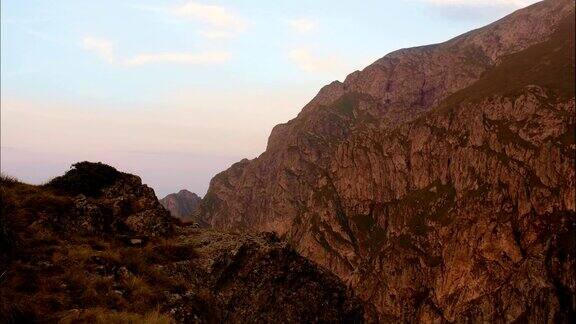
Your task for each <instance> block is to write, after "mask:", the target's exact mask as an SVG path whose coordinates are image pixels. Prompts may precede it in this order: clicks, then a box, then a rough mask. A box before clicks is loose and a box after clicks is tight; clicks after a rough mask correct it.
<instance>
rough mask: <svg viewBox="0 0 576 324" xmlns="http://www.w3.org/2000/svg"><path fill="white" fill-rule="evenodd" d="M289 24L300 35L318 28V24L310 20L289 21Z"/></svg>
mask: <svg viewBox="0 0 576 324" xmlns="http://www.w3.org/2000/svg"><path fill="white" fill-rule="evenodd" d="M287 23H288V25H289V26H290V27H291V28H292V29H293V30H295V31H296V32H298V33H300V34H307V33H309V32H312V31H313V30H315V29H316V28H317V27H318V22H317V21H315V20H312V19H309V18H298V19H289V20H288V21H287Z"/></svg>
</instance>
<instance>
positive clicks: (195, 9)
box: [170, 1, 246, 30]
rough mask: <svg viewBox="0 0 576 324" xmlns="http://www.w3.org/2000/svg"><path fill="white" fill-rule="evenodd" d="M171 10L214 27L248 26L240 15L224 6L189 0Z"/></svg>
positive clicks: (234, 28) (237, 27) (177, 14)
mask: <svg viewBox="0 0 576 324" xmlns="http://www.w3.org/2000/svg"><path fill="white" fill-rule="evenodd" d="M170 11H171V13H172V14H174V15H176V16H179V17H189V18H192V19H195V20H198V21H200V22H203V23H205V24H207V25H210V26H212V27H214V28H219V29H233V30H241V29H243V28H245V27H246V23H245V22H244V20H243V19H242V18H240V16H238V15H237V14H235V13H234V12H232V11H231V10H230V9H228V8H225V7H222V6H216V5H206V4H201V3H198V2H195V1H189V2H187V3H185V4H183V5H180V6H178V7H174V8H172V9H171V10H170Z"/></svg>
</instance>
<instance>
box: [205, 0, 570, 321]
mask: <svg viewBox="0 0 576 324" xmlns="http://www.w3.org/2000/svg"><path fill="white" fill-rule="evenodd" d="M574 72H575V69H574V3H573V2H572V1H564V0H559V1H544V2H542V3H538V4H535V5H533V6H530V7H528V8H526V9H523V10H520V11H518V12H516V13H514V14H512V15H510V16H508V17H506V18H504V19H502V20H500V21H497V22H495V23H493V24H491V25H488V26H486V27H484V28H481V29H478V30H475V31H472V32H469V33H467V34H464V35H462V36H459V37H457V38H455V39H452V40H450V41H448V42H446V43H442V44H438V45H431V46H426V47H419V48H413V49H404V50H400V51H397V52H394V53H391V54H389V55H387V56H385V57H384V58H382V59H380V60H378V61H377V62H375V63H374V64H372V65H371V66H369V67H367V68H366V69H365V70H363V71H360V72H354V73H352V74H351V75H349V76H348V77H347V78H346V80H345V81H344V82H343V83H339V82H334V83H332V84H330V85H328V86H326V87H324V88H323V89H322V90H321V91H320V93H319V94H318V95H317V96H316V97H315V98H314V99H313V100H312V101H311V102H310V103H309V104H308V105H307V106H306V107H304V109H303V110H302V112H301V113H300V114H299V115H298V117H297V118H295V119H293V120H291V121H290V122H288V123H286V124H282V125H278V126H276V127H275V128H274V130H273V131H272V134H271V135H270V139H269V143H268V147H267V150H266V152H264V153H263V154H262V155H261V156H260V157H258V158H257V159H254V160H251V161H249V160H243V161H241V162H238V163H236V164H235V165H233V166H232V167H231V168H230V169H229V170H226V171H225V172H222V173H220V174H219V175H217V176H216V177H215V178H214V179H213V180H212V182H211V185H210V189H209V191H208V193H207V195H206V197H205V198H204V200H203V201H202V204H201V217H202V220H203V222H205V223H207V224H210V225H212V226H214V227H218V228H244V229H246V230H255V231H262V230H265V231H275V232H277V233H279V234H280V235H283V236H285V237H286V238H287V239H288V240H290V241H291V242H292V243H293V244H294V245H295V246H296V248H297V250H298V251H299V252H301V253H302V254H304V255H305V256H307V257H309V258H311V259H312V260H315V261H316V262H318V263H320V264H322V265H324V266H325V267H327V268H329V269H331V270H332V271H333V272H335V273H336V274H337V275H339V276H340V277H341V278H343V279H345V280H346V281H348V282H349V283H350V284H351V285H352V286H353V287H354V288H355V290H356V292H357V293H358V294H359V295H360V296H361V297H362V298H363V299H364V300H365V301H366V302H367V303H368V304H369V305H371V309H372V313H371V314H369V315H370V316H373V317H372V318H373V319H376V318H378V319H380V320H382V321H387V320H425V321H442V320H447V321H465V320H485V321H503V322H510V321H514V320H534V321H546V320H560V321H562V320H564V321H567V320H568V319H569V318H570V317H571V316H574V312H575V308H576V306H575V305H576V299H575V292H576V279H575V278H574V277H573V276H572V275H571V273H573V272H574V270H575V253H576V247H575V246H576V242H575V236H574V232H575V230H576V228H575V226H576V225H575V224H576V214H575V208H576V206H575V199H576V197H575V184H576V182H575V169H574V163H575V162H576V161H575V152H576V145H575V143H574V137H575V136H576V135H575V127H574V124H575V118H574V114H575V108H574V106H575V104H574V86H575V84H574Z"/></svg>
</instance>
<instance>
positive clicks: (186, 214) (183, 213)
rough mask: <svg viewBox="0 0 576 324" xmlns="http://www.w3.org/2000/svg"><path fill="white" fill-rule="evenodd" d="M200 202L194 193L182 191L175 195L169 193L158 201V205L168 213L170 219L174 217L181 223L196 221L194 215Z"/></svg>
mask: <svg viewBox="0 0 576 324" xmlns="http://www.w3.org/2000/svg"><path fill="white" fill-rule="evenodd" d="M200 200H201V198H200V197H198V195H196V194H195V193H193V192H190V191H188V190H186V189H182V190H180V191H178V192H177V193H171V194H169V195H167V196H166V197H164V198H162V199H160V204H162V206H164V208H166V209H168V211H170V214H171V215H172V217H176V218H178V219H180V220H182V221H183V222H194V221H196V220H197V218H196V213H197V211H198V206H199V205H200Z"/></svg>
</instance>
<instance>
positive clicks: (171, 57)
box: [82, 36, 231, 67]
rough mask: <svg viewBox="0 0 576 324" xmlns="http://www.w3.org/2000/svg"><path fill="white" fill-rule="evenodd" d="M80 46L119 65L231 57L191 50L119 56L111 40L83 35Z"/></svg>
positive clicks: (213, 60) (207, 61)
mask: <svg viewBox="0 0 576 324" xmlns="http://www.w3.org/2000/svg"><path fill="white" fill-rule="evenodd" d="M82 46H83V48H84V49H85V50H87V51H90V52H93V53H95V54H96V55H98V56H99V57H100V58H101V59H103V60H104V61H106V62H108V63H111V64H116V65H119V66H126V67H136V66H142V65H147V64H158V63H173V64H218V63H224V62H226V61H228V60H229V59H230V57H231V55H230V53H229V52H226V51H201V52H197V53H191V52H160V53H142V54H136V55H134V56H132V57H128V58H119V57H117V55H116V49H115V45H114V43H113V42H112V41H110V40H107V39H103V38H95V37H90V36H88V37H84V38H83V39H82Z"/></svg>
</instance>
